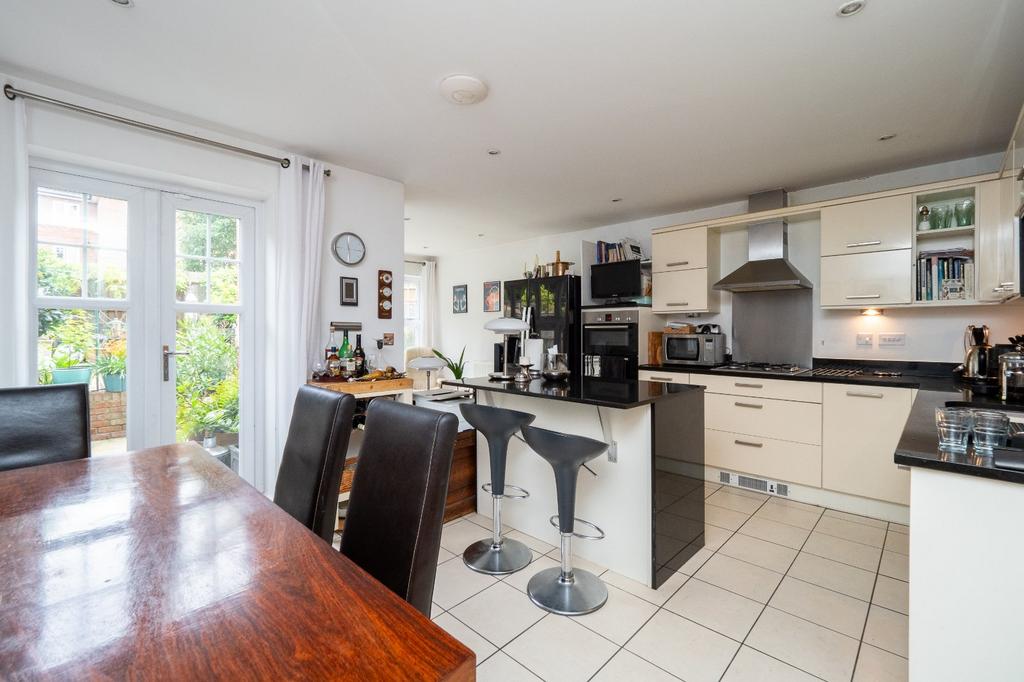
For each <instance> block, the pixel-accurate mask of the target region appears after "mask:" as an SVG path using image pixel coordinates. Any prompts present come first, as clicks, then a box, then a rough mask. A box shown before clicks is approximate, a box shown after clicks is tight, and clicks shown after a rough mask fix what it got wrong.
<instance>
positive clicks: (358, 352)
mask: <svg viewBox="0 0 1024 682" xmlns="http://www.w3.org/2000/svg"><path fill="white" fill-rule="evenodd" d="M352 357H353V358H354V359H355V361H356V376H357V377H361V376H363V375H364V374H366V351H364V350H363V335H362V334H356V349H355V350H354V351H352Z"/></svg>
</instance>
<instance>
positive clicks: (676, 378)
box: [639, 369, 690, 384]
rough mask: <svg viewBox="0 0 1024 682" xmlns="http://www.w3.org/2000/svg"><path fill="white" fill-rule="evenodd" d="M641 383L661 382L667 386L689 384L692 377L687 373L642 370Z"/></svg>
mask: <svg viewBox="0 0 1024 682" xmlns="http://www.w3.org/2000/svg"><path fill="white" fill-rule="evenodd" d="M639 378H640V381H659V382H661V383H665V384H688V383H690V375H689V374H686V373H685V372H664V371H662V372H656V371H654V370H648V369H642V370H640V377H639Z"/></svg>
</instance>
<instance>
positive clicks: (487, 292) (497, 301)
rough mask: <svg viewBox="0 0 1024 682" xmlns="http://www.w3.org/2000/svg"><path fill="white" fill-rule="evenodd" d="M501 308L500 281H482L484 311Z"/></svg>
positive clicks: (495, 310)
mask: <svg viewBox="0 0 1024 682" xmlns="http://www.w3.org/2000/svg"><path fill="white" fill-rule="evenodd" d="M500 310H501V281H500V280H499V281H496V282H484V312H485V313H496V312H498V311H500Z"/></svg>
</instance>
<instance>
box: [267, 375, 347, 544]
mask: <svg viewBox="0 0 1024 682" xmlns="http://www.w3.org/2000/svg"><path fill="white" fill-rule="evenodd" d="M355 407H356V399H355V398H354V397H352V395H351V394H349V393H338V392H336V391H328V390H327V389H323V388H316V387H315V386H302V387H301V388H299V392H298V395H296V396H295V407H294V408H293V409H292V420H291V423H290V424H289V425H288V438H287V440H286V441H285V444H284V453H283V454H282V455H281V468H280V469H279V470H278V472H277V485H276V486H275V487H274V504H276V505H277V506H279V507H281V509H284V510H285V511H286V512H288V513H289V514H291V515H292V517H293V518H295V520H296V521H298V522H299V523H301V524H302V525H304V526H305V527H306V528H309V529H310V530H311V531H313V532H314V533H316V534H317V535H319V536H320V537H322V538H323V539H324V540H326V541H327V542H329V543H333V541H334V526H335V523H336V521H337V518H338V488H339V487H340V486H341V472H342V469H343V468H344V466H345V455H346V454H347V452H348V439H349V436H350V435H351V434H352V413H353V412H354V411H355Z"/></svg>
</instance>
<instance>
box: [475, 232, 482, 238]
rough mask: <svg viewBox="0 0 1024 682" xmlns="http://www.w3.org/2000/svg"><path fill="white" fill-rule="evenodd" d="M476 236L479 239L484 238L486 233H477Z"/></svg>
mask: <svg viewBox="0 0 1024 682" xmlns="http://www.w3.org/2000/svg"><path fill="white" fill-rule="evenodd" d="M476 236H477V237H483V236H484V233H483V232H477V233H476Z"/></svg>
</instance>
